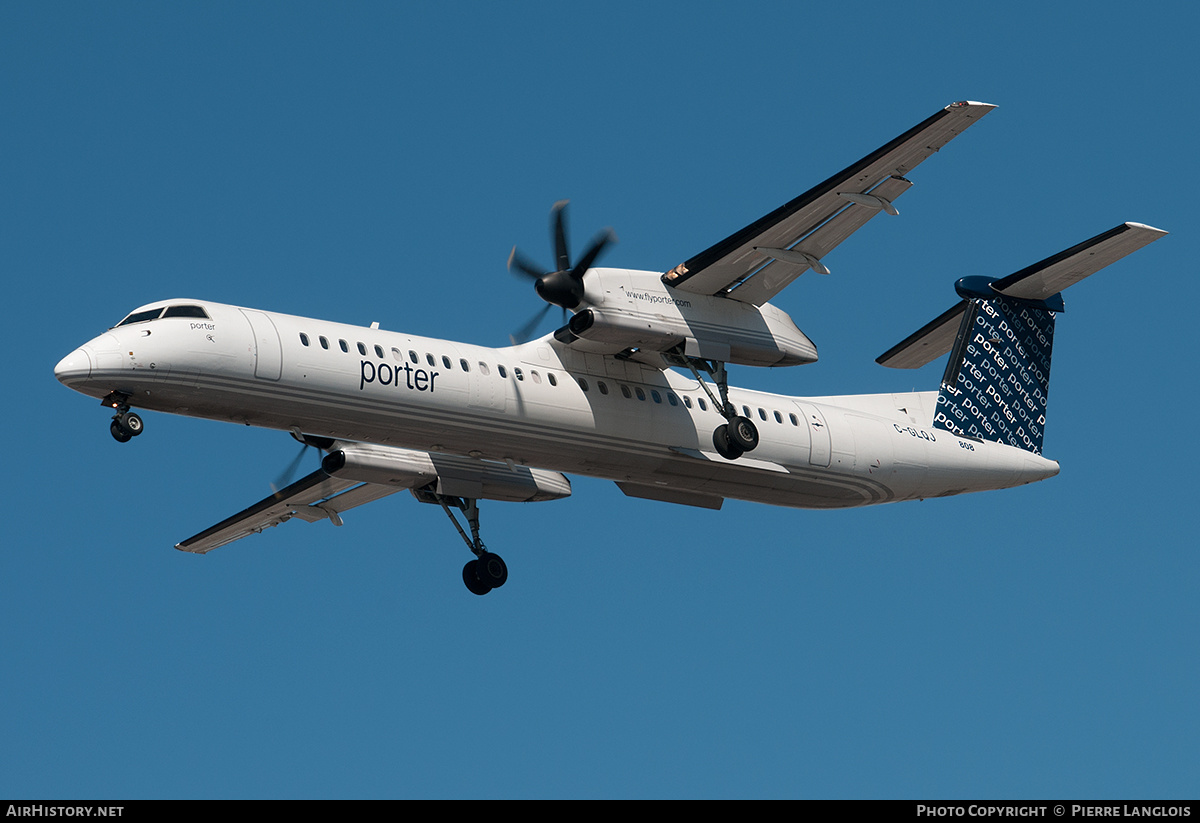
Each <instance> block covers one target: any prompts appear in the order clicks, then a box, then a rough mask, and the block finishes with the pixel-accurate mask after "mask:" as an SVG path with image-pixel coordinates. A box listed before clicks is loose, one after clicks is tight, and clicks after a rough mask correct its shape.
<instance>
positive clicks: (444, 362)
mask: <svg viewBox="0 0 1200 823" xmlns="http://www.w3.org/2000/svg"><path fill="white" fill-rule="evenodd" d="M442 366H444V367H445V368H447V369H452V368H454V367H453V366H451V365H450V358H449V357H447V356H446V355H444V354H443V355H442Z"/></svg>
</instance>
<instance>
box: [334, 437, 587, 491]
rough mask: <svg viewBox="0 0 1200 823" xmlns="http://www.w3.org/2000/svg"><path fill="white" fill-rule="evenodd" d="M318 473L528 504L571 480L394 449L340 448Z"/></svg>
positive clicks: (357, 445) (567, 487)
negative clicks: (430, 487)
mask: <svg viewBox="0 0 1200 823" xmlns="http://www.w3.org/2000/svg"><path fill="white" fill-rule="evenodd" d="M321 468H323V469H324V470H325V472H326V473H327V474H328V475H330V476H331V477H337V478H341V479H343V480H352V481H355V482H358V483H377V484H379V485H383V486H396V487H399V488H405V489H419V488H425V487H427V486H430V485H434V487H435V489H436V491H437V493H438V494H443V495H446V496H449V497H467V498H472V499H474V500H501V501H505V502H511V503H532V502H537V501H540V500H558V499H560V498H563V497H570V495H571V481H570V480H568V479H567V478H566V477H565V476H564V475H562V474H560V473H559V472H554V471H547V470H546V469H531V468H528V467H526V466H509V465H508V464H507V463H496V462H494V461H490V460H474V459H472V458H469V457H458V456H456V455H450V454H431V453H430V452H422V451H414V450H412V449H402V448H399V447H397V446H375V445H370V444H367V443H347V444H343V445H342V446H341V447H340V448H337V449H334V450H333V451H331V452H330V453H329V454H328V455H326V457H325V459H324V460H322V461H321Z"/></svg>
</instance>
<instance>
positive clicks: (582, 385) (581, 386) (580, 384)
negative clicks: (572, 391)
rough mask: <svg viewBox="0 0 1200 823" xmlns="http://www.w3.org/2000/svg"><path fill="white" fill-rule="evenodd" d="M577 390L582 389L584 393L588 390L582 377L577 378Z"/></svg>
mask: <svg viewBox="0 0 1200 823" xmlns="http://www.w3.org/2000/svg"><path fill="white" fill-rule="evenodd" d="M579 388H581V389H583V390H584V391H587V390H588V385H587V381H586V380H584V379H583V378H582V377H581V378H579Z"/></svg>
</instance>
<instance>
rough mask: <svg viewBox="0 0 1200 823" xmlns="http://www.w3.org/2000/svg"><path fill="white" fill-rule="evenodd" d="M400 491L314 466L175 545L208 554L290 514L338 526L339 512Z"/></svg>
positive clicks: (283, 520)
mask: <svg viewBox="0 0 1200 823" xmlns="http://www.w3.org/2000/svg"><path fill="white" fill-rule="evenodd" d="M400 490H401V489H400V488H397V487H395V486H385V485H382V484H379V483H359V482H356V481H354V480H344V479H341V478H337V477H331V476H330V475H329V474H327V473H326V472H325V470H324V469H317V470H316V471H315V472H313V473H312V474H310V475H308V477H304V478H301V479H300V480H297V481H296V482H295V483H293V484H292V485H290V486H288V487H287V488H286V489H282V490H280V491H279V492H276V493H275V494H273V495H271V496H270V497H268V498H266V499H265V500H260V501H259V502H257V503H255V504H254V505H253V506H251V507H250V508H248V509H246V510H245V511H242V512H239V513H238V514H235V515H234V516H233V517H230V518H227V519H225V520H222V521H221V522H220V523H218V524H217V525H215V526H213V527H212V528H209V529H205V530H204V531H202V532H200V533H199V534H197V535H195V536H194V537H189V538H188V539H187V540H184V541H183V542H182V543H176V544H175V548H177V549H179V550H180V551H185V552H195V553H196V554H207V553H208V552H210V551H212V550H213V549H216V548H220V547H221V546H224V545H226V544H227V543H232V542H233V541H235V540H240V539H241V538H243V537H246V536H248V535H251V534H257V533H259V532H261V531H262V530H263V529H269V528H271V527H272V526H278V525H279V524H280V523H284V522H286V521H288V520H291V519H292V518H293V517H298V518H300V519H301V520H306V521H308V522H309V523H315V522H316V521H318V520H326V519H328V520H330V521H332V522H333V523H334V524H335V525H338V526H340V525H341V524H342V519H341V517H340V514H341V512H344V511H346V510H348V509H352V508H354V507H355V506H361V505H363V504H364V503H370V502H371V501H372V500H378V499H379V498H381V497H387V496H388V495H389V494H395V493H396V492H398V491H400Z"/></svg>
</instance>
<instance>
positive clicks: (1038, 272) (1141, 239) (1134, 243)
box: [875, 223, 1166, 369]
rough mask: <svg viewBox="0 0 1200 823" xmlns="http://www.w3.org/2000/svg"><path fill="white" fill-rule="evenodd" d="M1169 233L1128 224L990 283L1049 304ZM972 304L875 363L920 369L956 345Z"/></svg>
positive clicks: (951, 312) (996, 288)
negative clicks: (1063, 292) (1062, 293)
mask: <svg viewBox="0 0 1200 823" xmlns="http://www.w3.org/2000/svg"><path fill="white" fill-rule="evenodd" d="M1165 234H1166V232H1165V231H1163V230H1162V229H1156V228H1154V227H1153V226H1146V225H1143V224H1141V223H1122V224H1121V225H1119V226H1117V227H1115V228H1112V229H1109V230H1108V231H1106V232H1104V233H1102V234H1098V235H1096V236H1095V237H1093V238H1091V239H1090V240H1084V241H1083V242H1082V243H1079V244H1078V245H1075V246H1072V247H1071V248H1069V249H1067V250H1065V251H1061V252H1059V253H1058V254H1055V255H1052V256H1050V257H1047V258H1046V259H1045V260H1042V261H1041V262H1039V263H1034V264H1033V265H1032V266H1027V267H1025V268H1023V269H1021V270H1020V271H1018V272H1014V273H1013V274H1010V275H1009V276H1008V277H1002V278H1000V279H999V280H993V281H992V282H991V283H990V284H989V285H990V287H991V289H992V291H995V292H997V293H998V294H1002V295H1004V296H1005V297H1017V298H1021V299H1023V300H1049V299H1050V298H1052V297H1054V295H1056V294H1058V293H1059V292H1061V291H1062V290H1063V289H1065V288H1067V286H1073V285H1075V284H1076V283H1078V282H1079V281H1080V280H1082V279H1083V278H1085V277H1087V276H1088V275H1091V274H1095V273H1096V272H1098V271H1100V269H1102V268H1104V267H1105V266H1108V265H1110V264H1112V263H1115V262H1116V261H1118V260H1120V259H1121V258H1122V257H1124V256H1125V255H1127V254H1132V253H1133V252H1135V251H1137V250H1138V249H1140V248H1142V247H1143V246H1145V245H1148V244H1150V243H1153V242H1154V241H1155V240H1157V239H1158V238H1160V237H1162V236H1163V235H1165ZM966 305H967V304H966V301H965V300H964V301H963V302H961V303H959V304H958V305H956V306H954V307H953V308H951V309H950V310H949V311H947V312H945V313H943V314H942V315H941V316H940V317H938V318H937V319H936V320H933V321H932V322H930V323H927V324H925V325H924V326H923V327H921V328H920V329H918V330H917V331H915V332H913V333H912V334H910V335H909V336H908V337H906V338H905V339H904V340H902V341H901V342H899V343H897V344H896V345H895V346H892V347H891V348H890V349H888V350H887V351H886V352H884V353H883V354H881V355H879V357H877V358H875V362H876V363H879V364H880V365H881V366H888V367H890V368H893V369H918V368H920V367H921V366H924V365H925V364H926V363H929V362H931V361H933V360H936V359H937V358H939V357H941V356H942V355H943V354H945V353H946V352H948V351H950V349H951V347H952V346H953V345H954V340H955V338H956V337H957V336H958V324H959V318H960V317H961V316H962V313H963V311H964V310H965V308H966Z"/></svg>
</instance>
